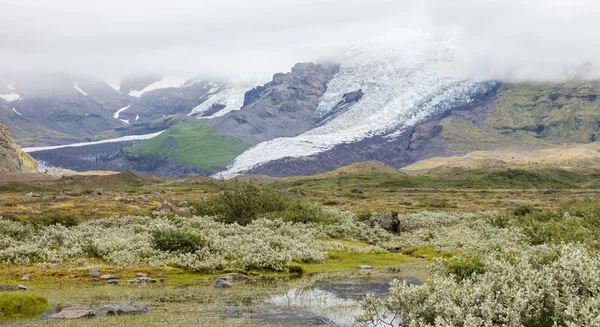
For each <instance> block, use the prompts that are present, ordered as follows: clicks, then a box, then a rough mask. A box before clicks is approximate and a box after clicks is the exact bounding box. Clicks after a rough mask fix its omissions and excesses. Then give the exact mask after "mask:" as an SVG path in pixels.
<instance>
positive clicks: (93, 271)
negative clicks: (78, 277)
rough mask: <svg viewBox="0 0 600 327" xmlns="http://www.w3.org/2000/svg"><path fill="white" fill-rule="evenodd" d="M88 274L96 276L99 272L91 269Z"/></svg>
mask: <svg viewBox="0 0 600 327" xmlns="http://www.w3.org/2000/svg"><path fill="white" fill-rule="evenodd" d="M90 276H91V277H94V278H97V277H98V276H100V273H99V272H97V271H95V270H91V271H90Z"/></svg>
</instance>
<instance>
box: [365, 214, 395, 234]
mask: <svg viewBox="0 0 600 327" xmlns="http://www.w3.org/2000/svg"><path fill="white" fill-rule="evenodd" d="M369 221H370V223H371V226H372V227H375V226H379V227H381V228H382V229H385V230H386V231H388V232H390V233H394V234H398V233H400V220H399V219H398V213H397V212H395V211H392V212H388V213H384V214H383V215H379V216H375V217H371V219H369Z"/></svg>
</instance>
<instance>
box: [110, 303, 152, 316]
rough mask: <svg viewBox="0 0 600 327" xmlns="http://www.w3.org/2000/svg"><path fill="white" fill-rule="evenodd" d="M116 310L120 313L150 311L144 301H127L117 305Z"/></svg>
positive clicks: (128, 313) (130, 313)
mask: <svg viewBox="0 0 600 327" xmlns="http://www.w3.org/2000/svg"><path fill="white" fill-rule="evenodd" d="M114 311H115V312H116V314H118V315H137V314H142V313H148V306H147V305H146V304H145V303H142V302H134V301H127V302H123V303H121V304H119V305H117V306H116V307H115V309H114Z"/></svg>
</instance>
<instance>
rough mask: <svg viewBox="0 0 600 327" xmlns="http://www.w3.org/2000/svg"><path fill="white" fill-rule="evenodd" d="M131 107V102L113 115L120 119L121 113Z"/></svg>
mask: <svg viewBox="0 0 600 327" xmlns="http://www.w3.org/2000/svg"><path fill="white" fill-rule="evenodd" d="M129 107H131V104H129V105H128V106H127V107H123V108H121V109H119V110H117V112H115V114H114V115H113V117H115V119H119V115H120V114H121V113H122V112H123V111H125V110H127V109H129Z"/></svg>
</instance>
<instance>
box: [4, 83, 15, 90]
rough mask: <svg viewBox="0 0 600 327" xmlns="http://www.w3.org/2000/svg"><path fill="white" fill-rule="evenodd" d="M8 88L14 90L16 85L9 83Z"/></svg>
mask: <svg viewBox="0 0 600 327" xmlns="http://www.w3.org/2000/svg"><path fill="white" fill-rule="evenodd" d="M6 88H7V89H9V90H11V91H14V90H15V87H14V86H13V85H12V84H8V85H7V86H6Z"/></svg>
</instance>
